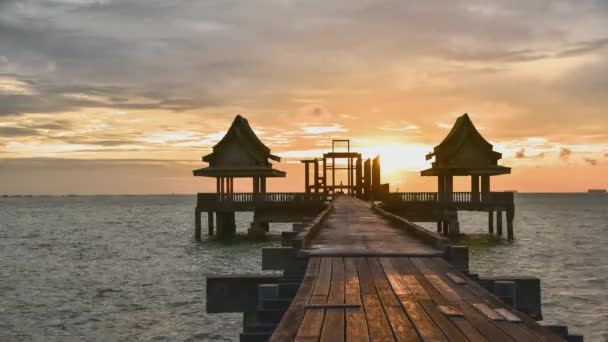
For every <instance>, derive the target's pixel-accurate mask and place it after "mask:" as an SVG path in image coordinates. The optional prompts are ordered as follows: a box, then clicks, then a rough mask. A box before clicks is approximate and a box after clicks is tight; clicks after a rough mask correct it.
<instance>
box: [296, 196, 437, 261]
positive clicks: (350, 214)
mask: <svg viewBox="0 0 608 342" xmlns="http://www.w3.org/2000/svg"><path fill="white" fill-rule="evenodd" d="M332 204H333V205H334V210H333V212H331V213H330V215H329V217H328V218H327V219H326V220H325V222H324V223H323V225H322V226H321V229H320V231H319V234H318V235H317V236H316V237H315V238H314V239H313V241H312V243H311V245H310V246H309V247H308V251H307V252H308V254H309V255H317V256H322V255H324V256H327V255H342V256H346V255H350V256H354V255H372V254H373V255H378V256H380V255H408V256H414V255H439V254H441V253H442V251H440V250H438V249H435V248H433V247H432V246H429V245H427V244H425V243H424V242H422V241H420V240H418V239H416V238H415V237H412V236H410V235H408V234H406V233H405V232H404V231H403V230H401V229H399V228H396V227H394V226H393V225H391V223H390V222H389V221H387V220H386V219H384V218H382V217H380V216H378V215H376V213H374V212H373V211H372V210H371V208H370V204H369V203H367V202H364V201H362V200H360V199H357V198H354V197H351V196H340V197H338V198H336V200H334V201H333V202H332Z"/></svg>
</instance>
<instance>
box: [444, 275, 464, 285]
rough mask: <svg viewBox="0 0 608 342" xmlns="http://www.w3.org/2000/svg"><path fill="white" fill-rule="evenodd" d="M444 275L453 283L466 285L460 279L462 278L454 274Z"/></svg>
mask: <svg viewBox="0 0 608 342" xmlns="http://www.w3.org/2000/svg"><path fill="white" fill-rule="evenodd" d="M445 275H447V276H448V278H450V280H451V281H453V282H455V283H456V284H459V285H460V284H465V283H466V281H465V280H464V279H462V277H461V276H459V275H457V274H456V273H452V272H448V273H446V274H445Z"/></svg>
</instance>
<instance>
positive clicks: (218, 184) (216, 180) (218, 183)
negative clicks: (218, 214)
mask: <svg viewBox="0 0 608 342" xmlns="http://www.w3.org/2000/svg"><path fill="white" fill-rule="evenodd" d="M215 187H216V189H215V192H216V193H218V194H219V193H221V188H220V177H216V178H215Z"/></svg>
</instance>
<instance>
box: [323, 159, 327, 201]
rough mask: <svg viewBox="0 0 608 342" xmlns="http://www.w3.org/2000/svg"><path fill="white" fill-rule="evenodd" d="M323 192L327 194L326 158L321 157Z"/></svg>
mask: <svg viewBox="0 0 608 342" xmlns="http://www.w3.org/2000/svg"><path fill="white" fill-rule="evenodd" d="M323 193H325V194H327V159H326V158H325V157H323Z"/></svg>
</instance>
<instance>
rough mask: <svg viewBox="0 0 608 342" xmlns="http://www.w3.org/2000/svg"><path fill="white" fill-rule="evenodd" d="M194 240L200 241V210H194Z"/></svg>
mask: <svg viewBox="0 0 608 342" xmlns="http://www.w3.org/2000/svg"><path fill="white" fill-rule="evenodd" d="M194 240H195V241H201V210H200V209H199V208H198V207H196V209H194Z"/></svg>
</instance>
